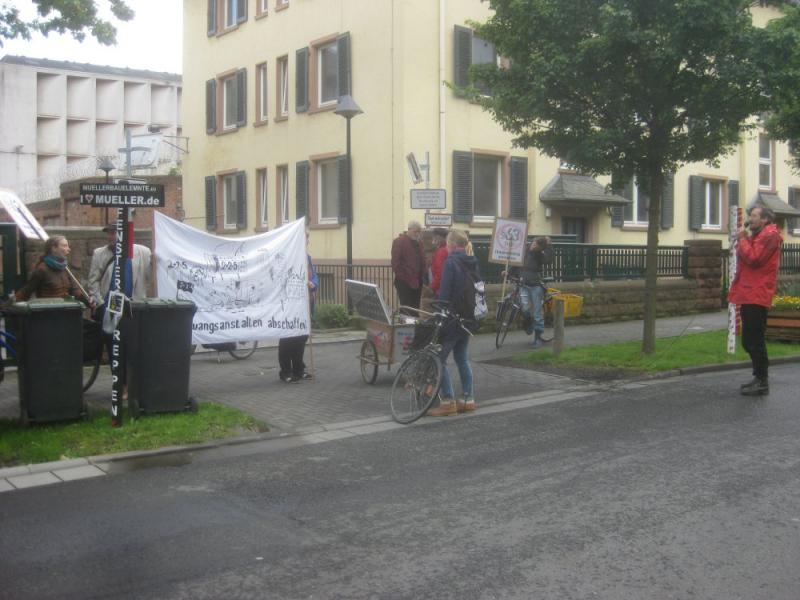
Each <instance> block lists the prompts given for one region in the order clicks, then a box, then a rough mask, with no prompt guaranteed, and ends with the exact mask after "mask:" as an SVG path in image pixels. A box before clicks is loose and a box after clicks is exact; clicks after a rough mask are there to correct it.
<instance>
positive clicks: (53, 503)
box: [0, 365, 800, 600]
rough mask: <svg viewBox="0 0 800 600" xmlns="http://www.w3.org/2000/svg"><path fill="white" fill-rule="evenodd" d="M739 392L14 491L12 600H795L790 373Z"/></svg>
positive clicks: (646, 397)
mask: <svg viewBox="0 0 800 600" xmlns="http://www.w3.org/2000/svg"><path fill="white" fill-rule="evenodd" d="M745 378H746V377H745V374H744V373H741V372H736V373H734V374H733V375H732V374H731V372H724V373H715V374H707V375H701V376H696V377H683V378H675V379H670V380H661V381H657V382H655V383H652V384H650V385H642V386H636V385H634V386H630V387H625V388H608V389H606V390H603V391H601V392H599V393H598V394H597V395H595V396H591V397H587V398H581V399H577V400H569V401H564V402H560V403H554V404H547V405H543V406H537V407H532V408H527V409H522V410H512V411H508V412H499V413H495V414H485V415H483V416H481V415H480V414H476V416H475V417H469V418H465V417H460V418H451V419H446V420H443V421H441V422H437V423H434V424H432V425H426V426H422V427H408V428H404V429H396V430H392V431H386V432H383V433H376V434H372V435H363V436H357V437H351V438H348V439H342V440H338V441H331V442H327V443H321V444H314V445H305V446H300V447H295V448H288V449H282V450H275V451H268V452H257V453H253V452H254V450H253V448H252V447H251V448H249V449H248V448H247V447H242V448H239V449H238V450H235V451H234V450H232V449H227V450H226V451H225V452H221V453H220V454H216V455H215V454H210V455H206V456H204V457H203V458H201V459H198V460H195V461H194V462H192V463H190V464H183V465H179V464H178V463H177V462H176V463H175V466H168V465H166V466H162V467H159V468H150V469H144V470H139V471H134V472H129V473H125V474H121V475H115V476H110V477H104V478H99V479H95V480H86V481H80V482H74V483H66V484H60V485H57V486H51V487H41V488H34V489H30V490H20V491H17V492H13V493H6V494H2V495H0V532H1V535H0V598H9V599H14V600H19V599H23V598H37V599H44V598H70V599H73V598H105V597H113V598H137V599H139V598H145V599H148V598H187V599H202V598H215V599H217V598H220V599H221V598H224V599H228V598H347V599H356V598H390V599H403V598H436V599H440V598H442V599H449V598H458V599H471V598H476V599H494V598H497V599H500V598H502V599H506V598H520V599H523V598H524V599H530V598H536V599H558V600H564V599H598V598H601V599H609V600H624V599H629V598H630V599H648V600H650V599H655V600H658V599H667V598H676V599H688V598H700V599H704V600H705V599H720V600H722V599H724V600H733V599H737V598H741V599H747V600H758V599H763V600H784V599H785V600H797V598H798V597H800V569H798V565H800V439H798V437H799V436H798V430H800V402H798V394H797V388H798V385H799V384H800V375H799V374H798V369H797V366H796V365H786V366H782V367H775V368H773V372H772V382H771V384H772V394H771V395H770V396H769V397H768V398H764V399H749V398H744V397H740V396H739V395H738V393H737V390H736V388H738V383H739V381H738V380H739V379H745ZM237 453H238V454H239V455H236V454H237Z"/></svg>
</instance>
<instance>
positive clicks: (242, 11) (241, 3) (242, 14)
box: [236, 0, 247, 23]
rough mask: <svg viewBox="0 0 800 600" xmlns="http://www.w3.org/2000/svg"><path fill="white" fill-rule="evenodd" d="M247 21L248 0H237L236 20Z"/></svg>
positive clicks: (239, 21)
mask: <svg viewBox="0 0 800 600" xmlns="http://www.w3.org/2000/svg"><path fill="white" fill-rule="evenodd" d="M245 21H247V0H236V22H237V23H244V22H245Z"/></svg>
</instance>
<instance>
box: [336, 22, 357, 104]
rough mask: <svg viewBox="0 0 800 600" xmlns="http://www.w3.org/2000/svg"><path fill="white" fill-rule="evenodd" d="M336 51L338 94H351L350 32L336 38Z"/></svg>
mask: <svg viewBox="0 0 800 600" xmlns="http://www.w3.org/2000/svg"><path fill="white" fill-rule="evenodd" d="M336 51H337V54H338V56H339V96H344V95H346V94H352V89H353V71H352V65H351V64H350V63H351V58H350V56H351V52H350V33H343V34H342V35H340V36H339V37H338V38H337V39H336Z"/></svg>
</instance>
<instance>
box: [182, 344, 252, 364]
mask: <svg viewBox="0 0 800 600" xmlns="http://www.w3.org/2000/svg"><path fill="white" fill-rule="evenodd" d="M201 346H203V348H207V349H209V350H216V351H217V362H220V360H219V355H220V353H221V352H227V353H228V354H230V355H231V356H232V357H233V358H235V359H236V360H244V359H246V358H250V357H251V356H252V355H253V352H255V351H256V348H258V342H256V341H250V342H220V343H218V344H201ZM196 350H197V344H192V354H194V353H195V351H196Z"/></svg>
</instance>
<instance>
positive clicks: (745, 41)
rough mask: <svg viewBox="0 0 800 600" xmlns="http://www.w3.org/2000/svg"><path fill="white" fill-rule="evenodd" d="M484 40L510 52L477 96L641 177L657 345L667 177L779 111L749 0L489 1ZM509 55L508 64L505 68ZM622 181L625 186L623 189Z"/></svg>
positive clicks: (599, 169) (518, 123)
mask: <svg viewBox="0 0 800 600" xmlns="http://www.w3.org/2000/svg"><path fill="white" fill-rule="evenodd" d="M490 5H491V8H492V9H493V15H492V16H491V17H490V18H489V19H488V21H486V22H485V23H473V24H471V25H473V27H474V28H475V30H476V31H475V33H476V35H478V36H480V37H481V38H482V39H484V40H487V41H489V42H491V43H492V44H494V46H495V49H496V50H497V52H498V54H499V55H501V56H503V57H505V58H507V59H509V60H508V61H504V66H502V67H497V66H495V65H476V66H474V67H473V70H472V76H473V77H474V78H476V80H479V81H480V82H481V85H482V86H485V87H487V88H488V89H489V90H490V95H480V94H475V96H474V98H475V99H476V101H478V102H480V103H481V104H482V105H483V107H484V108H485V109H486V110H487V111H489V112H490V113H491V114H492V116H493V117H494V119H495V120H496V121H497V122H498V123H499V124H500V125H501V126H502V127H503V128H504V129H506V130H507V131H509V132H510V133H512V134H513V135H514V143H515V145H516V146H518V147H522V148H529V147H535V148H538V149H539V150H540V151H541V152H543V153H544V154H547V155H549V156H553V157H560V158H561V159H563V160H565V161H566V162H568V163H569V164H572V165H574V166H575V167H576V168H577V169H579V170H580V171H581V172H583V173H586V174H589V175H592V176H597V175H611V176H612V181H615V183H616V184H618V185H620V186H621V184H622V183H624V182H627V181H630V180H631V179H632V178H635V180H636V182H637V185H639V186H640V187H641V189H643V190H646V191H647V193H648V196H649V207H648V228H647V252H646V274H645V283H646V285H645V288H646V298H645V311H644V331H643V336H642V351H643V352H644V353H648V354H649V353H652V352H653V350H654V349H655V323H656V283H657V277H656V274H657V271H656V269H657V249H658V235H659V224H660V221H661V219H660V213H661V200H662V191H663V189H664V186H665V183H666V181H667V177H668V176H669V174H670V173H674V172H675V171H676V170H677V169H678V168H679V167H680V166H682V165H684V164H687V163H691V162H707V163H710V164H717V163H718V161H719V159H720V157H721V156H724V155H725V154H727V153H730V152H732V151H733V150H734V149H735V148H736V147H737V145H738V144H739V141H740V139H741V135H742V132H743V131H744V130H745V129H746V128H748V127H750V126H753V120H752V119H749V120H748V117H750V116H751V115H754V114H757V113H760V112H761V111H763V110H765V109H766V108H767V107H768V106H769V103H768V98H767V97H766V95H765V94H764V93H763V88H762V86H761V82H760V79H759V75H760V70H759V68H758V65H757V64H756V63H755V61H754V60H753V57H754V56H755V55H756V54H757V51H756V50H757V49H758V48H759V47H761V44H762V43H763V40H764V30H759V29H758V28H756V27H755V26H754V25H753V24H752V20H751V17H750V13H749V7H750V5H751V1H750V0H580V1H574V2H563V1H562V0H490ZM506 62H507V65H506ZM615 187H616V185H615Z"/></svg>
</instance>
